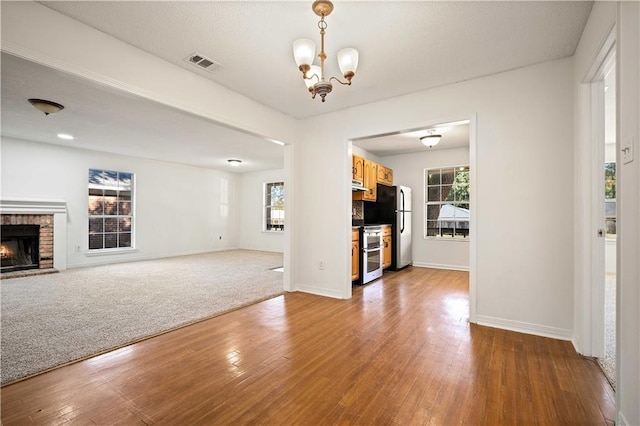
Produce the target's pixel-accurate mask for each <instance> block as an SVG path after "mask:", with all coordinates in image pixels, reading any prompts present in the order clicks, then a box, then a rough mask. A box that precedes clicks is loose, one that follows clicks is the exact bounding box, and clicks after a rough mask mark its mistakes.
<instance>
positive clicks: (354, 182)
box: [351, 180, 368, 192]
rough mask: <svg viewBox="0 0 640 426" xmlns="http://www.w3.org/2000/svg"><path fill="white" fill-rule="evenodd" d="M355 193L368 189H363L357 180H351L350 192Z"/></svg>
mask: <svg viewBox="0 0 640 426" xmlns="http://www.w3.org/2000/svg"><path fill="white" fill-rule="evenodd" d="M357 191H368V189H367V188H365V187H364V186H362V184H361V183H360V182H358V181H357V180H352V181H351V192H357Z"/></svg>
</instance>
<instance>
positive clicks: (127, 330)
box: [0, 250, 283, 385]
mask: <svg viewBox="0 0 640 426" xmlns="http://www.w3.org/2000/svg"><path fill="white" fill-rule="evenodd" d="M278 266H282V254H279V253H270V252H261V251H250V250H230V251H224V252H216V253H207V254H200V255H193V256H181V257H174V258H167V259H159V260H152V261H141V262H129V263H120V264H114V265H105V266H97V267H89V268H78V269H71V270H67V271H64V272H60V273H57V274H50V275H41V276H34V277H25V278H14V279H6V280H2V281H0V292H1V296H2V311H1V312H2V317H1V321H2V330H1V332H2V338H1V346H0V352H1V358H2V359H1V367H2V370H1V379H0V381H1V383H2V385H5V384H8V383H11V382H13V381H16V380H19V379H21V378H24V377H28V376H31V375H33V374H36V373H38V372H42V371H46V370H49V369H51V368H53V367H56V366H60V365H64V364H67V363H69V362H71V361H74V360H79V359H84V358H87V357H89V356H92V355H96V354H98V353H102V352H106V351H108V350H111V349H115V348H118V347H121V346H124V345H127V344H129V343H132V342H135V341H139V340H142V339H144V338H147V337H150V336H153V335H157V334H159V333H162V332H166V331H168V330H171V329H174V328H177V327H181V326H184V325H187V324H190V323H193V322H196V321H200V320H203V319H205V318H209V317H212V316H215V315H219V314H221V313H224V312H228V311H229V310H233V309H237V308H239V307H242V306H246V305H248V304H251V303H255V302H258V301H261V300H265V299H268V298H271V297H275V296H277V295H279V294H282V293H283V290H282V272H278V271H272V270H270V269H271V268H274V267H278Z"/></svg>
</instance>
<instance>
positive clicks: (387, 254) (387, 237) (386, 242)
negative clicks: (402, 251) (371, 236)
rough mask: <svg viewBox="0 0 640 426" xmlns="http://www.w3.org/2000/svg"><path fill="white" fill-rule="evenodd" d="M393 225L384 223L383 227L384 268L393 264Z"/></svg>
mask: <svg viewBox="0 0 640 426" xmlns="http://www.w3.org/2000/svg"><path fill="white" fill-rule="evenodd" d="M391 244H392V241H391V226H389V225H384V226H383V227H382V269H386V268H388V267H389V266H391V256H392V251H391Z"/></svg>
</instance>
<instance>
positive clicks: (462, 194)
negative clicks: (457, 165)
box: [453, 171, 469, 201]
mask: <svg viewBox="0 0 640 426" xmlns="http://www.w3.org/2000/svg"><path fill="white" fill-rule="evenodd" d="M453 192H454V198H453V199H454V200H456V201H469V172H466V171H462V172H461V171H457V172H456V179H455V182H454V183H453Z"/></svg>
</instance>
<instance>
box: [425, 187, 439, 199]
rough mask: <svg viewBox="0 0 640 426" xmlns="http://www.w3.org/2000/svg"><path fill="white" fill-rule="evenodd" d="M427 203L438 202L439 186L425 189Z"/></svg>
mask: <svg viewBox="0 0 640 426" xmlns="http://www.w3.org/2000/svg"><path fill="white" fill-rule="evenodd" d="M427 201H440V187H439V186H429V187H428V188H427Z"/></svg>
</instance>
